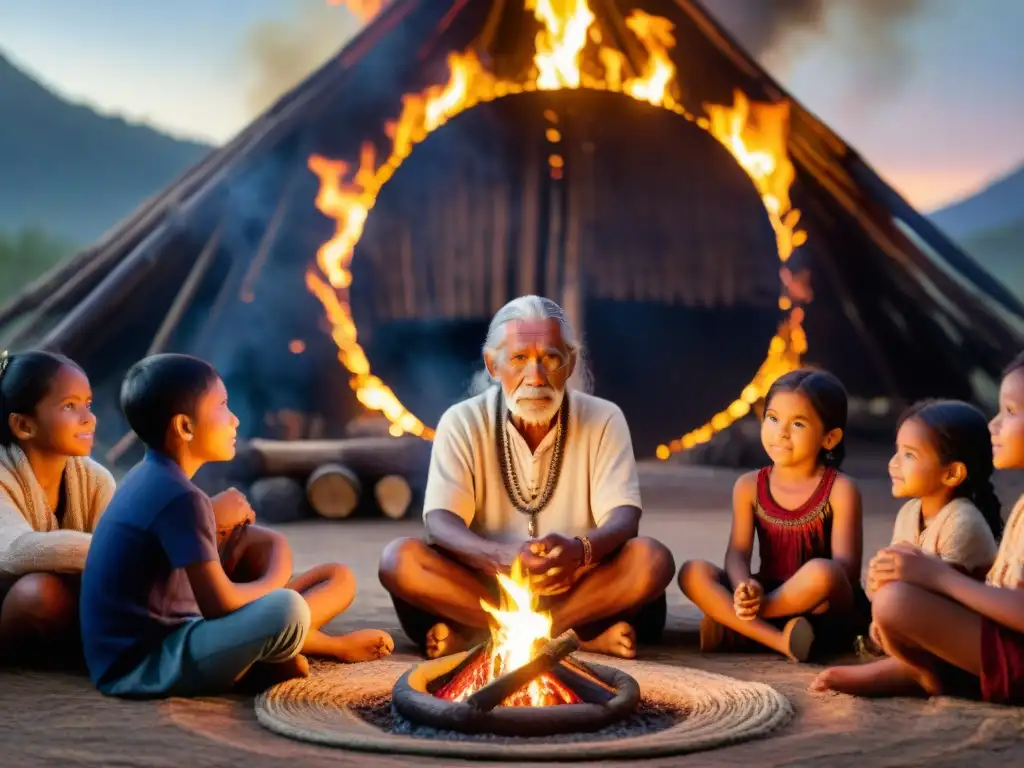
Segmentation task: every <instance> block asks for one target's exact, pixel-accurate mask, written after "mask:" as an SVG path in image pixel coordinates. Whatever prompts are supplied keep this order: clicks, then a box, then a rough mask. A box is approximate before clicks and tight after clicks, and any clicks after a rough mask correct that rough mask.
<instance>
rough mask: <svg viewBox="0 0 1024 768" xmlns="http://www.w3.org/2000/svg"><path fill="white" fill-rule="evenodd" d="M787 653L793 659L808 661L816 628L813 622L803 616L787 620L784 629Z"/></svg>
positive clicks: (783, 634) (784, 642)
mask: <svg viewBox="0 0 1024 768" xmlns="http://www.w3.org/2000/svg"><path fill="white" fill-rule="evenodd" d="M782 637H783V644H784V648H785V650H784V651H783V653H785V654H786V655H787V656H789V658H791V659H793V661H800V662H803V661H807V657H808V656H810V655H811V646H812V645H814V629H813V628H812V627H811V622H809V621H808V620H807V619H805V618H804V617H803V616H797V617H796V618H795V619H790V620H789V621H787V622H786V626H785V628H784V629H783V630H782Z"/></svg>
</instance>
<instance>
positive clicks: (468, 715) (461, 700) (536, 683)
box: [391, 561, 640, 736]
mask: <svg viewBox="0 0 1024 768" xmlns="http://www.w3.org/2000/svg"><path fill="white" fill-rule="evenodd" d="M498 585H499V587H500V590H501V598H502V599H501V602H502V607H501V608H499V607H496V606H493V605H491V604H489V603H488V602H486V601H483V600H482V601H481V607H483V609H484V610H485V611H487V613H489V614H490V615H491V617H492V619H493V622H492V632H491V638H490V639H489V640H488V641H487V642H485V643H483V644H481V645H479V646H477V647H476V648H474V649H473V650H472V651H469V652H468V653H458V654H453V655H451V656H445V657H443V658H440V659H436V660H434V661H428V662H426V663H423V664H417V665H416V666H414V667H412V668H411V669H410V670H409V671H408V672H406V673H405V674H404V675H402V677H401V678H399V680H398V682H397V683H395V686H394V688H393V690H392V695H391V701H392V706H393V707H394V709H395V711H396V712H398V713H399V714H400V715H402V716H404V717H406V718H407V719H408V720H410V721H411V722H413V723H420V724H424V725H430V726H433V727H435V728H439V729H444V730H454V731H461V732H464V733H495V734H502V735H506V736H540V735H551V734H556V733H567V732H572V731H594V730H599V729H601V728H603V727H604V726H606V725H608V724H610V723H613V722H615V721H617V720H621V719H623V718H625V717H627V716H629V715H630V714H632V713H633V711H634V710H635V709H636V706H637V704H638V702H639V701H640V686H639V684H638V683H637V682H636V680H634V679H633V678H632V677H630V676H629V675H627V674H626V673H625V672H621V671H619V670H617V669H613V668H611V667H601V668H594V667H590V666H587V665H586V664H584V663H583V662H581V661H579V660H578V659H575V658H573V657H572V655H571V654H572V653H573V651H576V650H578V649H579V646H580V641H579V638H578V637H577V636H576V633H575V632H573V631H572V630H569V631H567V632H565V633H563V634H562V635H559V636H558V637H557V638H555V639H553V640H552V639H551V637H550V632H551V615H550V614H548V613H546V612H541V611H539V610H538V602H539V600H538V597H537V595H536V594H535V593H534V592H533V591H532V590H531V589H530V581H529V577H528V576H527V575H526V574H525V573H524V572H523V570H522V569H521V567H520V565H519V561H516V562H515V564H514V565H513V567H512V572H511V573H510V574H509V575H508V576H505V575H504V574H499V575H498Z"/></svg>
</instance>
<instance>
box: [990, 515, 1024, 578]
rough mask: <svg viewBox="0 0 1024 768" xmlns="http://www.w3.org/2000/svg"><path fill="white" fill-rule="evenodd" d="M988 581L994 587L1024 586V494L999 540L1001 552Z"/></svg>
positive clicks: (997, 556)
mask: <svg viewBox="0 0 1024 768" xmlns="http://www.w3.org/2000/svg"><path fill="white" fill-rule="evenodd" d="M986 582H987V583H988V584H990V585H991V586H993V587H1009V588H1011V589H1016V588H1018V587H1021V586H1024V496H1021V497H1020V498H1019V499H1017V503H1016V505H1014V507H1013V511H1012V512H1011V513H1010V518H1009V520H1007V521H1006V528H1004V529H1003V539H1002V541H1000V542H999V554H997V555H996V561H995V563H993V565H992V570H990V571H989V572H988V578H987V579H986Z"/></svg>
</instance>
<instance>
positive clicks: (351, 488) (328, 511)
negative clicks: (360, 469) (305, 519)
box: [306, 464, 362, 520]
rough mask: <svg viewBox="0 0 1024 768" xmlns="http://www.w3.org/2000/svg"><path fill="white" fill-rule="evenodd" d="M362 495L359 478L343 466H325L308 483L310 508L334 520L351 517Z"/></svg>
mask: <svg viewBox="0 0 1024 768" xmlns="http://www.w3.org/2000/svg"><path fill="white" fill-rule="evenodd" d="M361 493H362V485H361V484H360V482H359V478H358V477H356V474H355V472H353V471H352V470H351V469H349V468H348V467H346V466H344V465H343V464H323V465H321V466H319V467H317V468H316V469H315V470H313V473H312V474H311V475H310V476H309V480H308V481H306V500H307V501H308V502H309V506H311V507H312V508H313V510H314V511H315V512H316V513H317V514H318V515H320V516H321V517H326V518H329V519H332V520H334V519H341V518H345V517H348V516H349V515H351V514H352V512H353V511H354V510H355V508H356V505H357V504H358V503H359V496H360V494H361Z"/></svg>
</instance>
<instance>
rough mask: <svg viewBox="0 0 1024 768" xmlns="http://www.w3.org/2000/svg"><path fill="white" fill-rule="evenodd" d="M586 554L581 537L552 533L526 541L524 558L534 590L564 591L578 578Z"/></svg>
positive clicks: (551, 592)
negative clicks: (571, 537)
mask: <svg viewBox="0 0 1024 768" xmlns="http://www.w3.org/2000/svg"><path fill="white" fill-rule="evenodd" d="M583 556H584V552H583V544H582V542H580V541H579V539H570V538H567V537H565V536H561V535H559V534H557V533H550V534H548V535H547V536H545V537H544V538H542V539H534V540H533V541H528V542H526V544H525V545H524V546H523V552H522V555H521V558H522V563H523V567H524V568H526V570H527V571H528V572H529V574H530V583H531V586H532V588H533V591H534V592H536V593H537V594H539V595H542V596H549V595H557V594H561V593H562V592H565V591H566V590H567V589H569V588H570V587H571V586H572V585H573V584H574V583H575V582H576V576H577V573H578V570H579V567H580V566H581V565H583Z"/></svg>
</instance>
